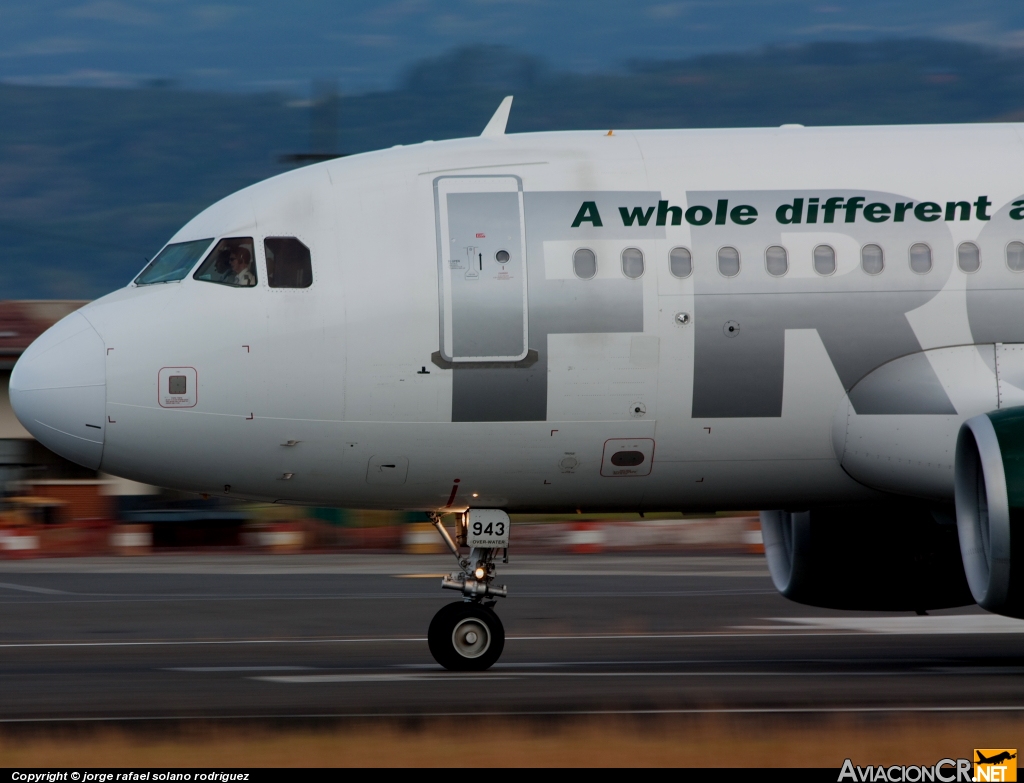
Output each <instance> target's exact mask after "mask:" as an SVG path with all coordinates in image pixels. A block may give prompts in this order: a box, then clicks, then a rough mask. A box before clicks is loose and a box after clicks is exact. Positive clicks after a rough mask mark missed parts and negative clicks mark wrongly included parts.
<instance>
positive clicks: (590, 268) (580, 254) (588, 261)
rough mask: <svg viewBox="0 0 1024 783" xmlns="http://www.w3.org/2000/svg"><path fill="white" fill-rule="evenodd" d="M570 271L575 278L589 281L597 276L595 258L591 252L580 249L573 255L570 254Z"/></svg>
mask: <svg viewBox="0 0 1024 783" xmlns="http://www.w3.org/2000/svg"><path fill="white" fill-rule="evenodd" d="M572 271H573V272H575V273H576V277H580V278H583V279H584V280H589V279H590V278H592V277H593V276H594V275H596V274H597V256H595V255H594V251H593V250H589V249H588V248H585V247H581V248H580V249H579V250H577V251H576V252H575V253H573V254H572Z"/></svg>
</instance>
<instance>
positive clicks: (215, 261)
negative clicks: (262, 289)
mask: <svg viewBox="0 0 1024 783" xmlns="http://www.w3.org/2000/svg"><path fill="white" fill-rule="evenodd" d="M255 259H256V254H255V253H253V244H252V238H251V237H236V238H234V239H222V240H221V241H220V242H218V243H217V247H215V248H214V249H213V252H212V253H210V255H209V256H207V258H206V260H205V261H204V262H203V265H202V266H201V267H199V269H198V270H196V273H195V274H194V275H192V277H194V278H195V279H196V280H202V281H203V282H204V283H220V284H221V285H229V286H233V287H234V288H252V287H253V286H254V285H256V263H255Z"/></svg>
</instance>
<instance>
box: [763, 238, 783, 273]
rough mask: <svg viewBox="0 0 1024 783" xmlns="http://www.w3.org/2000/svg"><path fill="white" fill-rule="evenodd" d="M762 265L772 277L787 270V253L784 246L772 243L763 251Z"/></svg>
mask: <svg viewBox="0 0 1024 783" xmlns="http://www.w3.org/2000/svg"><path fill="white" fill-rule="evenodd" d="M764 266H765V269H767V270H768V274H770V275H771V276H772V277H782V276H783V275H784V274H786V272H788V271H789V253H787V252H786V248H784V247H780V246H779V245H772V246H771V247H770V248H768V249H767V250H765V251H764Z"/></svg>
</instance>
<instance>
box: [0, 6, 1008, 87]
mask: <svg viewBox="0 0 1024 783" xmlns="http://www.w3.org/2000/svg"><path fill="white" fill-rule="evenodd" d="M912 37H929V38H939V39H948V40H956V41H967V42H972V43H984V44H989V45H994V46H1000V47H1009V48H1014V49H1017V48H1020V49H1024V2H1021V1H1020V0H971V2H966V3H965V2H963V0H900V2H892V1H891V0H856V2H853V1H852V0H809V1H808V0H679V1H673V0H630V1H629V2H624V1H623V0H584V1H580V0H383V1H381V2H374V3H367V2H336V1H335V2H332V1H330V0H289V1H288V2H284V3H282V2H280V1H279V0H248V1H247V2H245V3H240V2H231V0H222V1H221V2H212V3H211V2H204V1H203V0H3V3H0V81H5V82H9V83H18V84H36V85H77V86H106V87H129V86H136V85H139V84H145V83H152V82H154V81H162V80H170V81H172V82H174V83H175V84H177V85H180V86H181V87H184V88H187V89H200V90H214V91H221V90H227V91H267V90H272V91H284V92H289V93H295V94H303V93H305V92H307V91H308V90H309V87H310V84H311V83H312V82H313V81H315V80H335V81H336V82H337V84H338V86H339V87H340V89H341V90H342V91H343V92H347V93H362V92H368V91H374V90H381V89H391V88H393V87H394V86H396V85H397V84H399V83H400V82H401V79H402V77H403V74H404V73H405V71H406V69H407V68H408V67H409V66H410V65H411V64H412V63H414V62H416V61H417V60H421V59H423V58H426V57H432V56H437V55H439V54H441V53H442V52H445V51H448V50H450V49H452V48H454V47H459V46H472V45H490V44H497V45H501V46H506V47H510V48H511V49H513V50H516V51H519V52H522V53H524V54H530V55H534V56H537V57H539V58H541V59H543V60H544V61H545V62H546V63H547V64H548V66H549V67H551V68H552V69H554V70H559V71H575V72H582V73H587V72H595V71H605V72H607V71H613V70H616V69H619V68H622V67H623V66H624V65H625V64H626V63H628V62H630V61H632V60H637V59H641V60H644V59H646V60H666V59H685V58H688V57H692V56H694V55H699V54H707V53H713V52H723V51H739V50H748V49H753V48H758V47H761V46H766V45H786V44H799V43H806V42H809V41H821V40H851V41H864V40H877V39H883V38H912Z"/></svg>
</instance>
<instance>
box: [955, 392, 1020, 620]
mask: <svg viewBox="0 0 1024 783" xmlns="http://www.w3.org/2000/svg"><path fill="white" fill-rule="evenodd" d="M954 474H955V476H954V478H955V484H954V489H955V493H956V520H957V528H958V530H959V534H960V549H961V553H962V555H963V563H964V571H965V572H966V575H967V582H968V584H969V585H970V588H971V593H972V594H973V596H974V599H975V601H977V602H978V604H979V605H980V606H981V607H983V608H984V609H988V610H989V611H990V612H995V613H997V614H1002V615H1007V616H1009V617H1024V407H1016V408H1007V409H1005V410H999V411H993V412H991V413H986V414H982V415H981V416H975V417H974V418H971V419H968V420H967V421H965V422H964V423H963V425H962V426H961V428H960V434H959V436H958V438H957V444H956V462H955V470H954Z"/></svg>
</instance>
